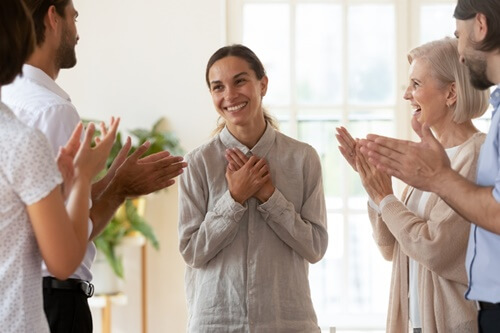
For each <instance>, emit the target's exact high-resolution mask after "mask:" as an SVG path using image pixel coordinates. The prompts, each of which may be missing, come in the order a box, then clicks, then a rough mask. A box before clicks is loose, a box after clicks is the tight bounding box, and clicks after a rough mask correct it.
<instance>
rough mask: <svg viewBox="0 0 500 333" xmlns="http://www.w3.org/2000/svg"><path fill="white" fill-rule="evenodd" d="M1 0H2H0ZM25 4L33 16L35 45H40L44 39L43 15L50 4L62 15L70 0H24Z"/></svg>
mask: <svg viewBox="0 0 500 333" xmlns="http://www.w3.org/2000/svg"><path fill="white" fill-rule="evenodd" d="M0 1H3V0H0ZM24 2H25V3H26V6H27V7H28V9H29V11H30V12H31V17H32V18H33V26H34V27H35V34H36V45H38V46H40V45H42V43H43V42H44V41H45V29H46V27H45V24H44V20H45V15H47V12H48V11H49V8H50V6H54V7H55V9H56V12H57V14H59V16H61V17H64V16H65V15H64V10H65V9H66V6H68V4H69V2H70V0H24Z"/></svg>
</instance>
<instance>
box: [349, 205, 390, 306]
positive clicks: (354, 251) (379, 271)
mask: <svg viewBox="0 0 500 333" xmlns="http://www.w3.org/2000/svg"><path fill="white" fill-rule="evenodd" d="M348 244H349V258H350V260H349V265H348V267H349V274H348V276H349V282H348V285H349V291H350V293H349V300H348V303H347V304H348V305H347V306H348V311H349V312H353V313H358V314H359V313H363V312H365V313H372V314H375V313H379V314H385V313H386V310H387V305H388V300H389V287H390V278H389V276H390V271H391V264H390V263H389V262H386V261H385V260H384V259H383V257H382V255H381V254H380V251H379V249H378V248H377V246H376V245H375V242H374V240H373V237H372V229H371V227H370V220H369V219H368V214H366V213H363V214H351V215H350V216H349V239H348ZM368 277H369V278H368Z"/></svg>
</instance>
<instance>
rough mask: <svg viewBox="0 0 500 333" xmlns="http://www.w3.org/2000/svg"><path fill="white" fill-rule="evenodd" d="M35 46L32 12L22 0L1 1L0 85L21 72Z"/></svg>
mask: <svg viewBox="0 0 500 333" xmlns="http://www.w3.org/2000/svg"><path fill="white" fill-rule="evenodd" d="M34 48H35V33H34V32H33V24H32V21H31V16H30V13H29V12H28V10H27V8H26V6H25V4H24V3H23V1H21V0H1V1H0V86H3V85H6V84H8V83H10V82H12V81H13V80H14V79H15V78H16V76H17V75H18V74H19V73H21V70H22V68H23V64H24V62H25V61H26V60H27V59H28V57H29V56H30V55H31V53H33V50H34Z"/></svg>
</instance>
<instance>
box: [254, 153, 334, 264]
mask: <svg viewBox="0 0 500 333" xmlns="http://www.w3.org/2000/svg"><path fill="white" fill-rule="evenodd" d="M308 152H309V153H308V154H307V156H305V157H304V159H305V164H304V169H303V173H304V181H305V184H304V201H303V203H302V206H301V207H300V209H299V212H300V213H297V211H296V209H295V207H294V204H293V203H292V202H290V201H289V200H287V198H285V196H284V195H283V194H282V193H281V192H280V190H279V189H278V188H276V189H275V190H274V193H273V194H272V196H271V197H270V198H269V200H267V201H266V202H265V203H263V204H261V205H259V207H258V208H257V209H258V210H259V211H260V212H261V213H262V215H263V217H264V219H265V220H266V221H267V223H268V225H269V226H270V228H271V229H272V230H273V231H274V232H275V233H276V234H277V235H278V237H279V238H280V239H281V240H282V241H283V242H285V243H286V244H287V245H288V246H290V247H291V248H292V249H293V250H294V251H296V252H297V253H298V254H300V255H301V256H302V257H303V258H304V259H306V260H307V261H309V262H310V263H315V262H318V261H319V260H321V258H323V256H324V254H325V252H326V249H327V247H328V233H327V229H326V205H325V196H324V193H323V182H322V178H321V164H320V160H319V156H318V154H317V153H316V151H315V150H314V149H313V148H310V149H309V150H308Z"/></svg>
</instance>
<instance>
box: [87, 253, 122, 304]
mask: <svg viewBox="0 0 500 333" xmlns="http://www.w3.org/2000/svg"><path fill="white" fill-rule="evenodd" d="M116 250H117V251H120V249H119V247H118V248H117V249H116ZM120 252H121V251H120ZM92 274H93V279H92V283H93V284H94V293H95V294H96V295H113V294H117V293H120V292H123V281H122V279H120V278H119V277H118V276H117V275H116V274H115V272H113V269H112V268H111V266H110V265H109V262H108V261H107V260H106V257H105V256H104V254H102V252H101V251H97V255H96V259H95V261H94V263H93V265H92Z"/></svg>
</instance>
